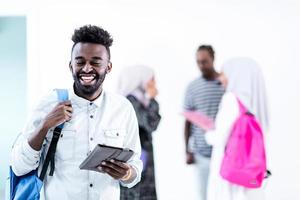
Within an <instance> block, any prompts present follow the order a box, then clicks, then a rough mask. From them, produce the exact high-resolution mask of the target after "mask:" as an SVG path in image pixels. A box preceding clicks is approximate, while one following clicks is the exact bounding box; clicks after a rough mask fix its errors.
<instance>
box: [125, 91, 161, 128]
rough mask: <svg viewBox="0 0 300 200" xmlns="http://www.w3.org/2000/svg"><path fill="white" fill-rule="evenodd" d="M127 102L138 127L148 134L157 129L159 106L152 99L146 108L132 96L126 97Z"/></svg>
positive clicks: (159, 117)
mask: <svg viewBox="0 0 300 200" xmlns="http://www.w3.org/2000/svg"><path fill="white" fill-rule="evenodd" d="M127 98H128V100H129V101H130V102H131V103H132V105H133V107H134V110H135V112H136V116H137V119H138V124H139V127H140V128H142V129H144V130H145V131H146V132H148V133H152V132H153V131H155V130H156V129H157V127H158V124H159V122H160V119H161V116H160V114H159V105H158V103H157V101H155V100H154V99H152V100H150V104H149V106H148V107H145V106H144V105H143V104H142V103H140V102H139V101H138V100H137V99H136V98H135V97H134V96H131V95H130V96H128V97H127Z"/></svg>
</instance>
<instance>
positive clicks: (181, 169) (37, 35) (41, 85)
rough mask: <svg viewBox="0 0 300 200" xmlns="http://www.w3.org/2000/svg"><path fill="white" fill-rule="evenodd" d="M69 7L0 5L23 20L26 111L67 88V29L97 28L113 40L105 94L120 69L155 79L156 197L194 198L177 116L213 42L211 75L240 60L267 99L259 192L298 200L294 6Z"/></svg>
mask: <svg viewBox="0 0 300 200" xmlns="http://www.w3.org/2000/svg"><path fill="white" fill-rule="evenodd" d="M76 2H77V1H64V2H63V3H61V1H52V2H50V1H42V2H41V1H40V2H34V1H27V2H23V1H20V2H18V3H16V2H14V1H10V2H3V3H1V4H0V15H6V14H10V15H14V14H25V15H27V17H28V18H27V19H28V21H27V22H28V24H27V25H28V26H27V27H28V30H27V32H28V43H27V46H28V52H27V53H28V81H29V82H28V108H31V107H32V105H33V104H34V103H35V102H36V101H37V100H38V98H39V97H40V95H41V94H43V93H46V92H48V91H49V90H50V89H52V88H56V87H69V86H70V85H71V83H72V79H71V74H70V72H69V70H68V61H69V59H70V48H71V45H72V43H71V40H70V38H71V35H72V32H73V30H74V28H75V27H78V26H81V25H84V24H96V25H100V26H102V27H103V28H105V29H107V30H108V31H109V32H110V33H111V34H112V35H113V37H114V44H113V47H112V62H113V71H112V73H111V74H109V76H108V77H107V79H106V82H105V88H106V90H110V91H114V90H115V88H116V83H117V80H118V76H119V72H120V70H121V69H122V67H124V66H128V65H131V64H146V65H149V66H151V67H153V68H154V69H155V71H156V79H157V82H158V87H159V92H160V94H159V97H158V100H159V102H160V106H161V115H162V117H163V119H162V121H161V124H160V126H159V129H158V131H157V132H155V133H154V145H155V161H156V175H157V188H158V194H159V199H162V200H181V199H187V200H194V199H197V197H196V194H197V192H196V190H197V188H196V185H195V175H196V174H195V172H194V170H195V169H194V168H193V167H188V166H186V165H185V160H184V145H183V118H182V117H181V116H180V112H181V110H182V102H183V94H184V89H185V87H186V85H187V84H188V83H189V81H191V80H192V79H194V78H195V77H197V76H198V75H199V72H198V70H197V67H196V65H195V61H194V60H195V59H194V55H195V50H196V48H197V46H198V45H199V44H202V43H205V44H212V45H213V46H214V47H215V50H216V67H217V68H219V67H220V66H221V65H222V63H223V62H224V61H226V60H227V59H229V58H232V57H235V56H249V57H251V58H254V59H255V60H256V61H258V62H259V63H260V65H261V66H262V68H263V72H264V74H265V79H266V82H267V87H268V94H269V101H270V110H271V130H270V132H269V133H268V134H267V143H268V147H269V148H268V153H269V168H270V169H271V170H272V172H273V174H274V175H273V176H272V178H271V179H270V181H269V183H268V187H267V197H268V200H300V183H299V180H300V156H299V152H300V132H299V128H298V127H299V123H300V122H299V119H300V118H299V113H300V106H299V102H300V94H299V89H298V88H299V85H300V78H299V72H300V70H299V67H300V60H299V56H298V54H299V50H300V49H299V48H300V39H299V36H300V12H299V9H300V4H298V3H297V1H283V0H282V1H262V0H261V1H232V0H231V1H226V0H223V1H201V0H198V1H168V0H166V1H164V2H163V1H158V0H152V1H145V0H129V1H125V0H123V1H121V0H110V1H85V2H82V3H80V2H79V1H78V2H77V3H76ZM124 75H126V74H124ZM1 114H2V113H1ZM2 137H3V138H5V136H2V135H1V139H2ZM2 169H4V168H3V167H2V166H1V170H2Z"/></svg>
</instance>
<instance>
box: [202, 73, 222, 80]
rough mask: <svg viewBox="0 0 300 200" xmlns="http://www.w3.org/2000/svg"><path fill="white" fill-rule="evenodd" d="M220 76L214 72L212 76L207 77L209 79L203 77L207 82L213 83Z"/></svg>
mask: <svg viewBox="0 0 300 200" xmlns="http://www.w3.org/2000/svg"><path fill="white" fill-rule="evenodd" d="M218 76H219V73H218V72H216V71H215V70H214V71H213V72H212V74H211V75H210V76H207V77H205V76H203V78H205V79H206V80H209V81H213V80H215V79H217V78H218Z"/></svg>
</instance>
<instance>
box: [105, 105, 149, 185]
mask: <svg viewBox="0 0 300 200" xmlns="http://www.w3.org/2000/svg"><path fill="white" fill-rule="evenodd" d="M128 103H129V102H128ZM127 114H128V115H127V117H126V120H128V126H127V134H126V136H125V137H126V138H125V142H124V148H128V149H131V150H132V151H133V152H134V154H133V156H132V157H131V159H130V160H129V161H128V162H127V163H122V162H118V161H115V160H114V161H107V162H105V163H102V165H101V166H99V167H100V168H101V170H103V171H104V172H106V173H107V174H108V175H110V176H111V177H113V178H114V179H116V180H119V181H120V183H121V185H123V186H125V187H128V188H131V187H133V186H135V185H136V184H137V183H138V182H140V180H141V173H142V168H143V163H142V161H141V159H140V157H141V143H140V137H139V128H138V122H137V118H136V115H135V111H134V109H133V107H132V105H131V104H129V106H128V111H127Z"/></svg>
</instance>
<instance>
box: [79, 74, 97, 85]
mask: <svg viewBox="0 0 300 200" xmlns="http://www.w3.org/2000/svg"><path fill="white" fill-rule="evenodd" d="M96 77H97V76H96V74H79V80H80V83H81V84H82V85H85V86H88V85H94V84H95V83H96Z"/></svg>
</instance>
